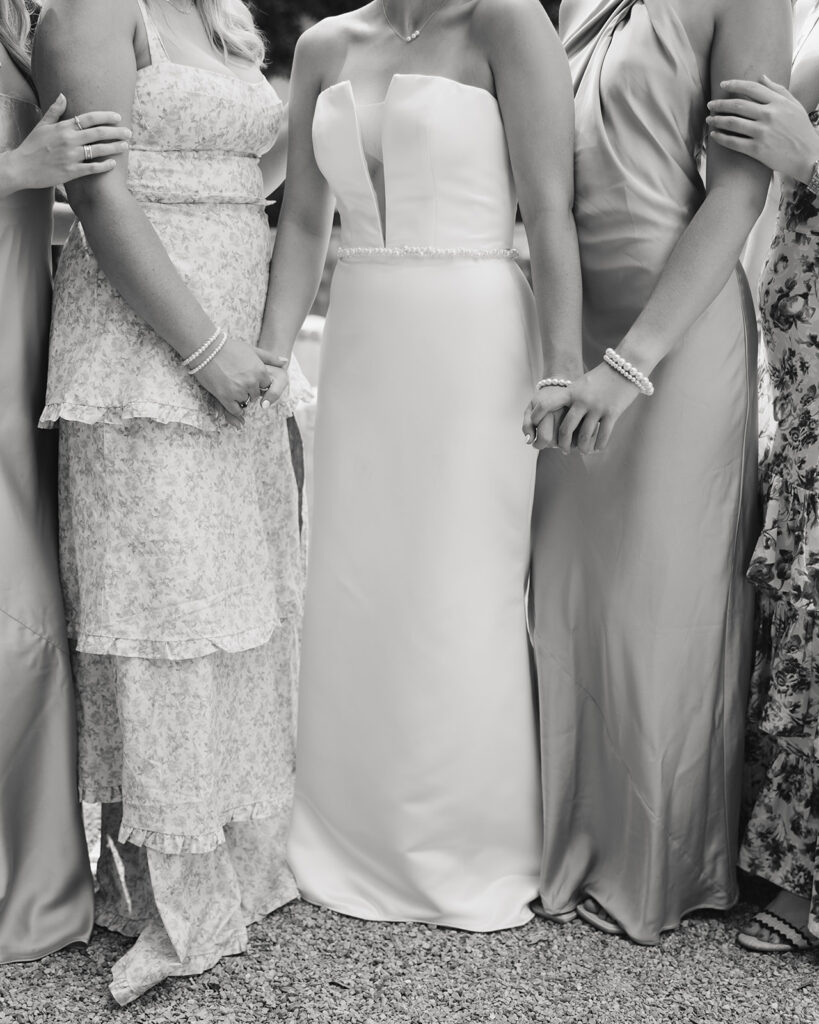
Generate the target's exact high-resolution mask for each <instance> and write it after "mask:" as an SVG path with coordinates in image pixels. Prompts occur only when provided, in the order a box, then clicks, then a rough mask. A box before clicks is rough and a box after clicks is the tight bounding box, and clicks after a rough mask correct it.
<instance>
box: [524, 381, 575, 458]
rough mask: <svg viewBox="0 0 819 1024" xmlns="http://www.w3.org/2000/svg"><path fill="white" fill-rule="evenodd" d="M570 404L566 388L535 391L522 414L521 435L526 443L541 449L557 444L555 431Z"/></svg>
mask: <svg viewBox="0 0 819 1024" xmlns="http://www.w3.org/2000/svg"><path fill="white" fill-rule="evenodd" d="M569 405H571V396H570V395H569V391H568V388H559V387H547V388H540V389H538V390H537V391H535V396H534V398H533V399H532V401H531V402H530V403H529V404H528V405H527V406H526V411H525V412H524V414H523V436H524V437H525V438H526V443H527V444H530V445H531V446H532V447H533V448H536V449H537V450H538V451H541V450H542V449H544V448H555V447H556V446H557V432H558V428H559V426H560V424H561V422H562V420H563V417H564V415H565V412H566V408H567V407H568V406H569Z"/></svg>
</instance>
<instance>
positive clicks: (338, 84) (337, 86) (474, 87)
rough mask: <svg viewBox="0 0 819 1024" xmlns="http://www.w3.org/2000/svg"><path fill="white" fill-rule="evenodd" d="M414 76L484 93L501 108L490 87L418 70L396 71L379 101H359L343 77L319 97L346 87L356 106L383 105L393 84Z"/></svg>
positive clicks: (326, 87)
mask: <svg viewBox="0 0 819 1024" xmlns="http://www.w3.org/2000/svg"><path fill="white" fill-rule="evenodd" d="M412 78H414V79H419V80H421V81H431V82H444V83H447V84H449V85H453V86H456V87H457V88H461V89H468V90H469V91H470V92H479V93H483V94H484V96H487V97H488V98H489V99H490V100H491V101H492V103H493V104H494V105H495V106H496V107H497V108H498V109H500V104H499V103H498V98H497V96H493V95H492V93H491V92H489V90H488V89H484V88H483V87H482V86H480V85H470V84H469V83H468V82H460V81H458V79H457V78H450V77H449V76H448V75H426V74H419V73H416V72H396V73H395V74H394V75H393V76H392V78H390V81H389V83H388V85H387V91H386V92H385V93H384V99H383V100H380V101H379V102H378V103H359V102H358V101H357V100H356V98H355V91H354V89H353V83H352V81H351V80H350V79H349V78H342V79H341V81H340V82H334V83H333V84H332V85H328V86H325V88H324V89H322V90H321V92H320V93H319V95H318V99H321V97H322V96H324V95H325V93H329V92H332V91H333V90H334V89H341V88H346V90H347V91H348V92H349V93H350V94H351V96H352V100H353V104H354V105H355V106H356V107H372V106H381V105H382V104H385V103H387V102H388V100H389V98H390V94H391V92H392V88H393V86H394V85H395V83H396V82H397V81H400V80H401V79H412ZM317 102H318V101H317Z"/></svg>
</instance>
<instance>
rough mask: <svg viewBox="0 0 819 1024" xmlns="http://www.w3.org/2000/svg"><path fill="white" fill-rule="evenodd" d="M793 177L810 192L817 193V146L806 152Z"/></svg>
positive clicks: (818, 175)
mask: <svg viewBox="0 0 819 1024" xmlns="http://www.w3.org/2000/svg"><path fill="white" fill-rule="evenodd" d="M794 177H795V178H796V180H797V181H801V182H802V183H803V184H805V185H807V186H808V188H809V189H810V190H811V191H812V192H814V193H817V192H819V144H817V145H814V146H812V147H811V148H810V149H808V150H806V152H805V153H804V154H803V156H802V159H801V160H800V162H799V166H798V168H796V174H795V175H794Z"/></svg>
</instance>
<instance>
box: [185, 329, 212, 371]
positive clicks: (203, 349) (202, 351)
mask: <svg viewBox="0 0 819 1024" xmlns="http://www.w3.org/2000/svg"><path fill="white" fill-rule="evenodd" d="M221 333H222V328H221V327H217V328H216V330H215V331H214V332H213V334H211V336H210V337H209V338H208V340H207V341H206V342H205V344H204V345H202V347H201V348H198V349H197V350H196V351H195V352H191V354H190V355H189V356H188V358H187V359H183V360H182V365H183V366H190V364H191V363H192V362H194V361H195V360H196V359H198V358H199V356H201V355H204V354H205V352H207V350H208V349H209V348H210V347H211V345H212V344H213V343H214V341H216V339H217V338H218V337H219V335H220V334H221Z"/></svg>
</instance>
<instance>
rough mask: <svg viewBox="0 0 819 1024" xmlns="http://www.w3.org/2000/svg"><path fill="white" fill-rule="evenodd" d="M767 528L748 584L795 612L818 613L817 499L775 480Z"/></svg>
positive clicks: (779, 477) (769, 492) (769, 486)
mask: <svg viewBox="0 0 819 1024" xmlns="http://www.w3.org/2000/svg"><path fill="white" fill-rule="evenodd" d="M765 499H766V500H765V509H764V526H763V528H762V532H761V534H760V536H759V540H758V541H757V545H756V548H755V550H754V554H753V557H752V559H751V564H750V567H749V569H748V579H749V580H750V581H751V582H752V583H753V584H754V586H755V587H756V588H757V589H758V590H760V591H762V592H763V593H767V594H768V595H770V596H771V597H774V598H782V599H784V600H786V601H787V602H788V603H789V604H791V605H793V607H794V608H800V609H803V610H807V611H810V612H811V613H814V614H815V613H816V611H817V609H818V608H819V590H818V589H817V583H819V494H817V493H816V492H815V491H812V490H807V489H805V488H804V487H800V486H799V485H798V484H796V483H793V482H791V481H789V480H787V479H786V478H785V477H784V476H782V475H779V474H775V475H772V476H771V477H770V479H769V480H768V481H767V486H766V487H765Z"/></svg>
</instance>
